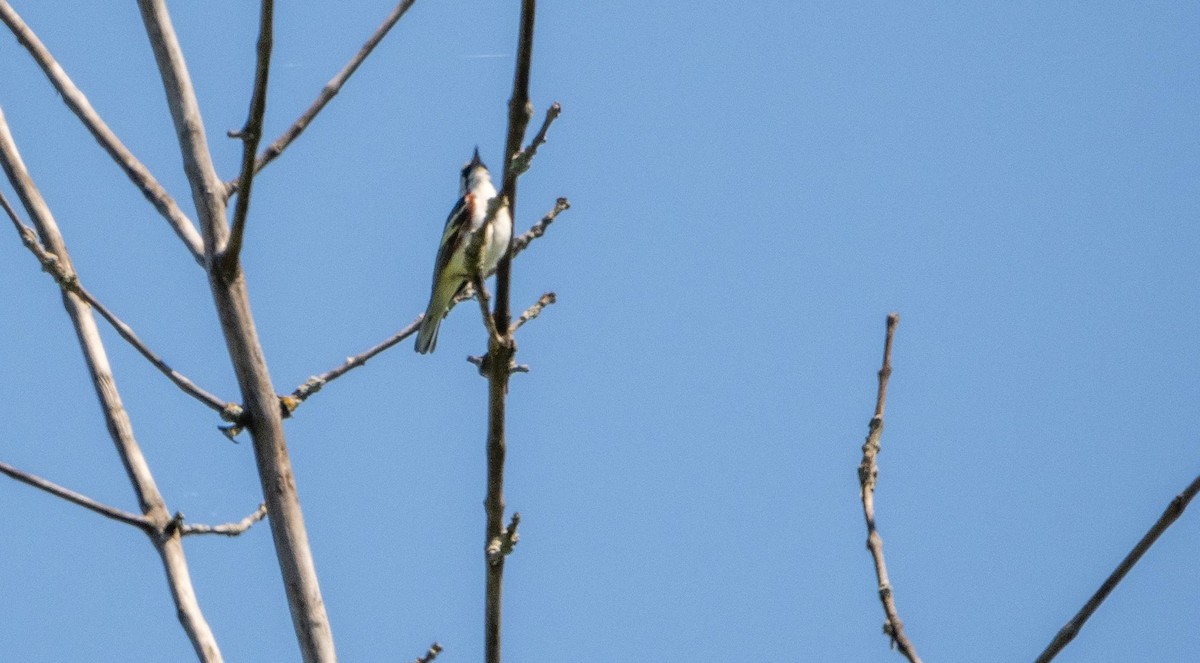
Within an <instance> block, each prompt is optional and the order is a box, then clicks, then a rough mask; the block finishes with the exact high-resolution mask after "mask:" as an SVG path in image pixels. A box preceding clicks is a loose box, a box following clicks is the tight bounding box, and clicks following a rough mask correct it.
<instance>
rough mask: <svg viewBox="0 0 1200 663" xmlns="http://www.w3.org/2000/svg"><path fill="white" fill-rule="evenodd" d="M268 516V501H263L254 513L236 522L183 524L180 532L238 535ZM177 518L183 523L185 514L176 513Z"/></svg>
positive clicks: (181, 533)
mask: <svg viewBox="0 0 1200 663" xmlns="http://www.w3.org/2000/svg"><path fill="white" fill-rule="evenodd" d="M266 517H267V505H266V503H263V504H259V505H258V508H257V509H255V510H254V513H251V514H250V515H248V516H246V517H245V518H242V519H241V520H239V521H238V522H236V523H225V524H223V525H204V524H201V523H195V524H191V523H188V524H181V525H180V527H179V533H180V535H182V536H188V535H191V534H222V535H224V536H238V535H239V534H241V533H243V532H245V531H246V530H248V529H250V527H251V526H252V525H254V523H257V522H258V521H260V520H262V519H263V518H266ZM176 518H178V519H179V521H180V522H181V523H182V521H183V514H181V513H180V514H176Z"/></svg>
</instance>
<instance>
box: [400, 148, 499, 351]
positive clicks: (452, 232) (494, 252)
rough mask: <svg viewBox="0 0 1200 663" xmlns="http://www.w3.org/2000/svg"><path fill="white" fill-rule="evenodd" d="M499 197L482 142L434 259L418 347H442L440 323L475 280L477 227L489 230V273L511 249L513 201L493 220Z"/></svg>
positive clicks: (483, 248)
mask: <svg viewBox="0 0 1200 663" xmlns="http://www.w3.org/2000/svg"><path fill="white" fill-rule="evenodd" d="M495 197H496V186H495V185H494V184H492V176H491V174H490V173H489V172H488V169H487V166H485V165H484V164H483V161H482V160H481V159H480V158H479V148H478V147H476V148H475V154H474V156H472V157H471V160H470V161H469V162H467V164H466V165H465V166H463V169H462V176H461V178H460V185H459V199H458V202H457V203H456V204H455V205H454V209H452V210H450V216H449V217H448V218H447V219H446V227H445V229H444V230H443V231H442V243H441V245H440V246H438V252H437V259H436V260H435V261H434V265H433V288H432V291H431V292H430V294H429V305H428V306H427V307H426V308H425V317H423V318H422V319H421V329H420V331H418V332H417V341H416V343H415V344H414V345H413V349H414V350H416V351H417V352H419V353H421V354H427V353H430V352H433V351H434V348H436V347H437V337H438V328H439V327H440V326H441V324H442V319H443V318H445V317H446V314H447V313H449V312H450V308H451V307H452V306H454V298H455V297H456V296H457V295H458V293H460V292H462V289H463V288H465V287H466V285H467V283H469V282H470V280H471V276H472V274H473V273H474V270H473V269H471V268H470V267H469V266H468V265H467V247H468V246H469V245H470V243H471V238H472V236H473V235H475V233H478V232H483V237H482V239H481V240H480V241H481V242H482V244H481V245H480V249H479V251H480V255H481V258H482V263H483V264H482V266H481V269H482V271H483V273H484V274H485V275H486V274H487V273H488V272H490V271H492V270H493V269H495V268H496V265H497V264H499V263H500V259H501V258H502V257H504V254H505V253H507V252H508V245H509V242H510V241H511V240H512V229H513V224H512V216H511V215H510V214H509V212H508V208H507V207H503V206H502V207H501V208H500V209H498V210H496V213H495V215H494V216H493V217H492V220H491V223H489V224H488V225H487V227H486V228H485V227H484V222H485V221H487V212H488V203H490V202H491V200H492V199H493V198H495Z"/></svg>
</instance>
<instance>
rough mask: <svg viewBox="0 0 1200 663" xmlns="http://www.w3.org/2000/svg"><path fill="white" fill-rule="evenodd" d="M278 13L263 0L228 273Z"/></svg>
mask: <svg viewBox="0 0 1200 663" xmlns="http://www.w3.org/2000/svg"><path fill="white" fill-rule="evenodd" d="M274 17H275V2H274V0H263V1H262V9H261V11H260V14H259V18H258V47H257V49H256V51H257V57H256V60H255V65H254V92H252V93H251V95H250V110H249V112H248V115H247V117H246V125H245V126H244V127H242V130H241V131H239V132H238V133H237V136H238V137H239V138H241V139H242V170H241V175H240V176H239V177H238V182H240V183H241V187H240V189H239V193H238V200H237V205H236V206H235V207H234V209H233V229H232V230H231V231H230V233H229V242H228V243H227V244H226V246H225V248H224V249H223V250H222V251H221V258H220V261H219V262H220V265H221V268H222V269H224V270H225V272H226V275H227V276H228V274H229V272H230V271H231V269H230V266H231V265H233V264H234V263H236V262H237V260H238V256H239V255H240V254H241V252H242V234H243V233H245V231H246V214H247V213H248V212H249V211H250V191H251V189H253V187H254V154H255V153H256V152H258V142H259V141H260V140H262V128H263V115H264V114H265V113H266V112H267V79H268V77H269V75H270V72H271V48H272V40H273V37H272V31H273V27H272V26H273V23H274Z"/></svg>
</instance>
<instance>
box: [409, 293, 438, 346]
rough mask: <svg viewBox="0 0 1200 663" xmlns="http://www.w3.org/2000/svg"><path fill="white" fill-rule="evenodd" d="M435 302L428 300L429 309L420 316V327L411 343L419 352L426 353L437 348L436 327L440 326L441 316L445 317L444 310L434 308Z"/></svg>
mask: <svg viewBox="0 0 1200 663" xmlns="http://www.w3.org/2000/svg"><path fill="white" fill-rule="evenodd" d="M435 303H436V302H429V310H427V311H425V317H424V318H421V329H420V331H418V332H417V341H416V343H414V344H413V349H414V350H416V351H417V352H419V353H421V354H428V353H430V352H433V351H434V349H435V348H437V337H438V328H439V327H441V326H442V318H444V317H445V315H446V312H445V310H444V309H443V310H441V311H438V310H434V308H433V305H434V304H435Z"/></svg>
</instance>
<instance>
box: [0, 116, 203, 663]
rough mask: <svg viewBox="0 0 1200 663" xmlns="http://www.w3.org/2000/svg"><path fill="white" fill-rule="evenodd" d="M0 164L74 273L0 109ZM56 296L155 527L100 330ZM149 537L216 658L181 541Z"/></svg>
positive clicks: (77, 302) (152, 488)
mask: <svg viewBox="0 0 1200 663" xmlns="http://www.w3.org/2000/svg"><path fill="white" fill-rule="evenodd" d="M0 164H2V165H3V167H4V172H5V174H6V175H7V176H8V180H9V182H10V183H11V184H12V187H13V189H15V190H16V192H17V195H18V196H19V197H20V198H21V203H22V204H23V205H24V206H25V210H26V212H28V214H29V217H30V219H32V220H33V223H34V225H35V226H36V227H37V229H38V234H39V235H40V237H41V242H42V245H43V246H45V247H46V249H47V250H48V251H49V252H50V253H53V254H54V255H55V257H56V258H57V260H58V261H59V262H60V263H61V265H62V268H63V269H64V270H65V273H67V274H74V271H75V270H74V267H72V266H71V259H70V256H69V255H68V254H67V247H66V244H65V243H64V241H63V238H62V234H61V233H60V232H59V230H58V224H57V223H56V222H55V220H54V216H53V215H52V214H51V213H50V207H49V206H48V205H47V204H46V201H45V200H44V199H43V198H42V194H41V192H39V191H38V189H37V186H35V185H34V183H33V179H32V178H31V177H30V176H29V171H28V170H27V169H26V168H25V164H24V162H23V161H22V160H21V155H20V153H19V152H18V151H17V146H16V142H15V141H14V140H13V138H12V134H11V133H9V129H8V122H7V121H6V120H5V119H4V113H3V111H2V110H0ZM62 297H63V306H64V307H66V309H67V314H68V315H70V316H71V322H72V324H73V325H74V328H75V335H76V337H77V338H78V339H79V346H80V349H81V350H82V351H83V357H84V362H85V363H86V364H87V367H88V372H89V373H90V375H91V379H92V387H93V388H94V389H95V391H96V397H97V398H98V399H99V401H100V406H101V410H102V411H103V413H104V419H105V424H106V426H107V429H108V432H109V435H110V437H111V438H112V441H113V444H114V445H115V446H116V449H117V454H118V455H119V456H120V457H121V462H122V463H123V464H124V466H125V473H126V475H127V476H128V477H129V482H130V483H131V484H132V485H133V488H134V492H135V494H136V495H137V498H138V504H139V505H140V507H141V510H142V513H143V514H144V516H145V518H146V519H147V521H149V522H151V523H153V524H154V525H155V528H156V530H161V529H162V527H164V526H165V525H166V523H167V521H168V520H169V519H170V516H169V515H168V512H167V507H166V504H165V503H164V502H163V498H162V495H161V494H160V493H159V492H158V487H157V486H156V485H155V483H154V476H153V475H152V474H151V473H150V466H149V465H148V464H147V463H146V459H145V457H144V456H143V455H142V450H141V447H139V446H138V443H137V440H136V439H135V438H134V435H133V425H132V424H131V423H130V421H129V413H128V412H127V411H126V410H125V406H124V405H123V404H122V403H121V395H120V393H119V392H118V391H117V382H116V379H115V378H114V377H113V374H112V368H111V367H110V366H109V363H108V355H107V353H106V352H105V350H104V343H103V342H102V341H101V340H100V330H99V329H97V327H96V319H95V318H94V317H93V316H92V309H91V308H89V307H88V305H87V303H86V302H84V301H83V300H82V298H80V297H79V295H77V294H75V293H73V292H70V291H68V290H64V291H63V293H62ZM150 540H151V542H152V543H153V544H154V548H155V550H157V551H158V554H159V558H160V559H161V560H162V563H163V569H164V570H165V571H166V574H167V582H168V585H169V586H170V589H171V596H172V598H173V599H174V601H175V608H176V614H177V616H178V617H179V622H180V624H182V626H183V628H184V630H185V631H186V632H187V634H188V638H189V639H190V640H191V642H192V647H193V648H194V649H195V651H196V655H197V656H198V657H199V658H200V660H201V661H205V662H219V661H221V660H222V659H221V651H220V649H219V648H218V647H217V641H216V638H215V637H214V636H213V633H212V629H211V628H210V627H209V625H208V622H207V621H205V619H204V615H203V613H202V612H201V611H200V604H199V602H198V601H197V600H196V593H195V590H194V589H193V588H192V581H191V577H190V573H189V572H188V566H187V559H186V558H185V557H184V554H183V545H182V544H181V543H180V539H179V537H177V536H151V537H150Z"/></svg>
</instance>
